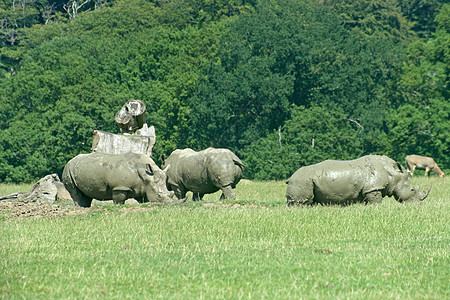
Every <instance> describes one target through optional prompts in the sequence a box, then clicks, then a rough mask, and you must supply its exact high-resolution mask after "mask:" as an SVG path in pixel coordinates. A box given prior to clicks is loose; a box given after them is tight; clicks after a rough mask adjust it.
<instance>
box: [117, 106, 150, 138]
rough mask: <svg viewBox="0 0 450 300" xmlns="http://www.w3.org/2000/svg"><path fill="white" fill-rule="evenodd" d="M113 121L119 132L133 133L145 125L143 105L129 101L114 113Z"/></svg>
mask: <svg viewBox="0 0 450 300" xmlns="http://www.w3.org/2000/svg"><path fill="white" fill-rule="evenodd" d="M114 119H115V120H116V122H117V124H118V125H119V128H120V132H126V133H134V132H135V131H136V130H138V129H140V128H142V126H144V124H145V104H144V103H142V102H141V101H139V100H130V101H128V102H127V103H125V104H124V106H122V108H121V109H120V110H119V111H118V112H117V113H116V116H115V118H114Z"/></svg>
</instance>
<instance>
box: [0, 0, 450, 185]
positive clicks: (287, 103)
mask: <svg viewBox="0 0 450 300" xmlns="http://www.w3.org/2000/svg"><path fill="white" fill-rule="evenodd" d="M69 2H70V1H69ZM416 2H417V1H416ZM419 2H420V3H421V4H420V5H421V6H420V7H423V10H421V9H417V8H415V7H413V6H410V5H409V3H406V2H404V1H393V0H392V1H391V0H383V1H381V2H380V1H368V0H358V1H340V2H339V3H338V2H336V1H319V2H317V1H311V0H303V1H296V0H276V1H246V0H221V1H209V0H204V1H191V0H188V1H184V0H173V1H148V0H128V1H125V0H116V1H113V0H111V1H110V0H108V1H90V2H88V3H86V5H85V6H83V7H82V8H80V9H79V11H78V12H77V14H76V16H74V15H73V11H72V15H70V14H69V13H68V11H67V8H68V7H67V6H66V8H64V5H67V4H68V2H66V1H47V0H37V1H31V2H30V1H1V0H0V4H1V6H0V21H1V22H2V23H1V24H3V25H2V26H3V27H2V30H1V31H0V40H1V45H0V47H1V48H0V103H1V105H0V150H1V153H0V181H1V182H5V181H6V182H31V181H35V180H37V179H39V178H40V177H42V176H44V175H47V174H49V173H60V172H61V171H62V168H63V166H64V164H65V162H66V161H67V160H68V159H70V158H71V157H73V156H75V155H76V154H78V153H82V152H88V151H90V145H91V143H92V131H93V130H95V129H99V130H105V131H109V132H113V133H115V132H117V131H118V128H117V125H116V124H115V122H114V114H115V113H116V112H117V111H118V110H119V109H120V107H121V106H122V105H123V104H124V103H125V102H126V101H128V100H130V99H139V100H141V101H143V102H144V103H145V104H146V106H147V122H148V123H149V124H150V125H154V126H155V128H156V134H157V143H156V146H155V149H154V153H155V157H157V156H159V154H161V153H170V152H171V151H172V150H174V149H175V148H184V147H191V148H195V149H201V148H206V147H210V146H215V147H226V148H230V149H232V150H233V151H235V152H236V153H237V154H238V155H240V156H242V157H245V160H246V162H247V164H248V165H249V167H248V176H255V177H257V178H259V179H269V178H276V179H281V178H283V179H284V178H285V177H287V175H288V174H289V173H290V172H291V171H292V170H295V168H296V167H297V166H298V165H299V164H308V163H314V162H317V161H319V160H322V159H326V158H339V159H345V158H354V157H357V156H359V155H363V154H368V153H383V154H386V153H388V154H390V155H392V156H394V157H395V158H397V159H399V160H403V156H404V155H406V154H412V153H406V152H414V153H416V154H428V155H432V156H437V157H435V159H436V160H437V161H442V162H444V163H446V162H447V161H448V157H449V154H448V146H447V145H448V134H447V132H448V125H447V124H448V104H447V102H448V98H449V93H448V86H449V83H448V66H449V65H450V61H449V52H448V49H450V42H449V40H450V39H449V29H448V20H449V17H448V11H449V6H448V5H447V6H442V5H441V4H442V3H441V1H419ZM52 4H54V5H53V6H52ZM69 4H70V3H69ZM78 4H80V3H78ZM15 6H17V7H15ZM19 6H20V8H21V9H16V8H18V7H19ZM441 7H442V8H441ZM400 8H401V10H400ZM438 11H440V13H439V15H438V16H437V17H436V20H435V21H433V22H431V21H429V20H431V19H430V18H431V17H433V19H434V16H435V15H436V14H437V12H438ZM402 12H403V14H402ZM424 14H427V16H429V19H427V20H425V21H424V23H420V22H418V23H414V24H412V25H413V26H415V27H413V28H416V29H417V32H416V31H411V30H410V28H411V24H410V23H409V22H408V21H406V19H409V20H410V21H415V20H416V21H417V20H418V19H417V16H421V15H424ZM415 18H416V19H415ZM419 23H420V24H419ZM434 24H437V25H436V26H435V25H434ZM417 26H420V28H421V29H418V28H419V27H417ZM424 30H425V31H426V30H428V31H429V32H435V33H434V34H433V35H430V36H428V37H430V38H429V39H428V40H424V39H415V40H414V42H412V43H410V42H411V37H412V36H414V35H415V34H416V33H418V34H419V36H423V33H421V32H422V31H424ZM419 31H420V32H419ZM11 34H12V35H11ZM11 38H13V40H11ZM308 114H311V116H309V115H308ZM323 115H326V116H327V118H329V120H328V121H327V122H326V123H325V124H324V125H323V127H319V128H318V129H316V128H315V127H317V126H316V125H317V124H318V123H320V122H322V116H323ZM280 128H281V129H280ZM280 134H281V137H282V139H281V144H280V142H279V137H280ZM406 136H410V137H411V138H410V139H406V138H405V137H406ZM313 138H314V141H315V147H314V149H311V146H310V145H311V143H312V139H313ZM333 140H335V142H333ZM322 143H323V144H322ZM280 145H281V147H280ZM300 145H302V146H300ZM342 145H348V146H342ZM321 147H323V148H321ZM307 149H309V150H307ZM419 152H420V153H419ZM253 153H255V155H253ZM297 153H298V154H297Z"/></svg>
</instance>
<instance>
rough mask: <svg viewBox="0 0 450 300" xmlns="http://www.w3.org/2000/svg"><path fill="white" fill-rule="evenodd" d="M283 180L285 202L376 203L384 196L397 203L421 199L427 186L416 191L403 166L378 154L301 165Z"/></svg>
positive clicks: (306, 203)
mask: <svg viewBox="0 0 450 300" xmlns="http://www.w3.org/2000/svg"><path fill="white" fill-rule="evenodd" d="M286 183H287V184H288V186H287V191H286V198H287V204H288V205H293V204H304V205H314V204H318V203H320V204H325V205H330V204H331V205H333V204H338V205H349V204H353V203H358V202H362V203H379V202H381V200H382V198H383V197H385V196H388V197H391V196H394V198H395V199H396V200H397V201H399V202H404V201H422V200H424V199H425V198H426V197H427V196H428V193H429V192H430V189H431V186H430V187H428V189H427V190H423V191H419V186H417V187H413V186H412V184H411V182H410V181H409V178H408V174H407V172H406V170H405V168H403V167H402V166H401V165H400V164H399V163H397V162H396V161H394V160H392V159H390V158H389V157H387V156H380V155H367V156H363V157H361V158H358V159H355V160H348V161H339V160H326V161H323V162H320V163H318V164H314V165H310V166H305V167H302V168H300V169H298V170H297V171H296V172H295V173H294V174H293V175H292V176H291V177H290V178H289V179H288V180H287V182H286Z"/></svg>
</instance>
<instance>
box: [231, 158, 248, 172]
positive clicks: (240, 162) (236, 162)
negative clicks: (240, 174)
mask: <svg viewBox="0 0 450 300" xmlns="http://www.w3.org/2000/svg"><path fill="white" fill-rule="evenodd" d="M233 162H234V164H235V165H236V166H239V168H241V169H242V170H243V169H244V168H245V165H244V163H243V162H242V161H241V160H240V159H239V158H238V159H233Z"/></svg>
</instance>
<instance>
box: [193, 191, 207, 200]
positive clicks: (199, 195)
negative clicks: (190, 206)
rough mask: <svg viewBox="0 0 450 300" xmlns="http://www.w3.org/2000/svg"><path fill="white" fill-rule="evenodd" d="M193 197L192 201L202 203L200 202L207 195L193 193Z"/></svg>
mask: <svg viewBox="0 0 450 300" xmlns="http://www.w3.org/2000/svg"><path fill="white" fill-rule="evenodd" d="M192 194H193V195H192V201H200V200H202V199H203V196H204V195H205V194H202V193H192Z"/></svg>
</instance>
